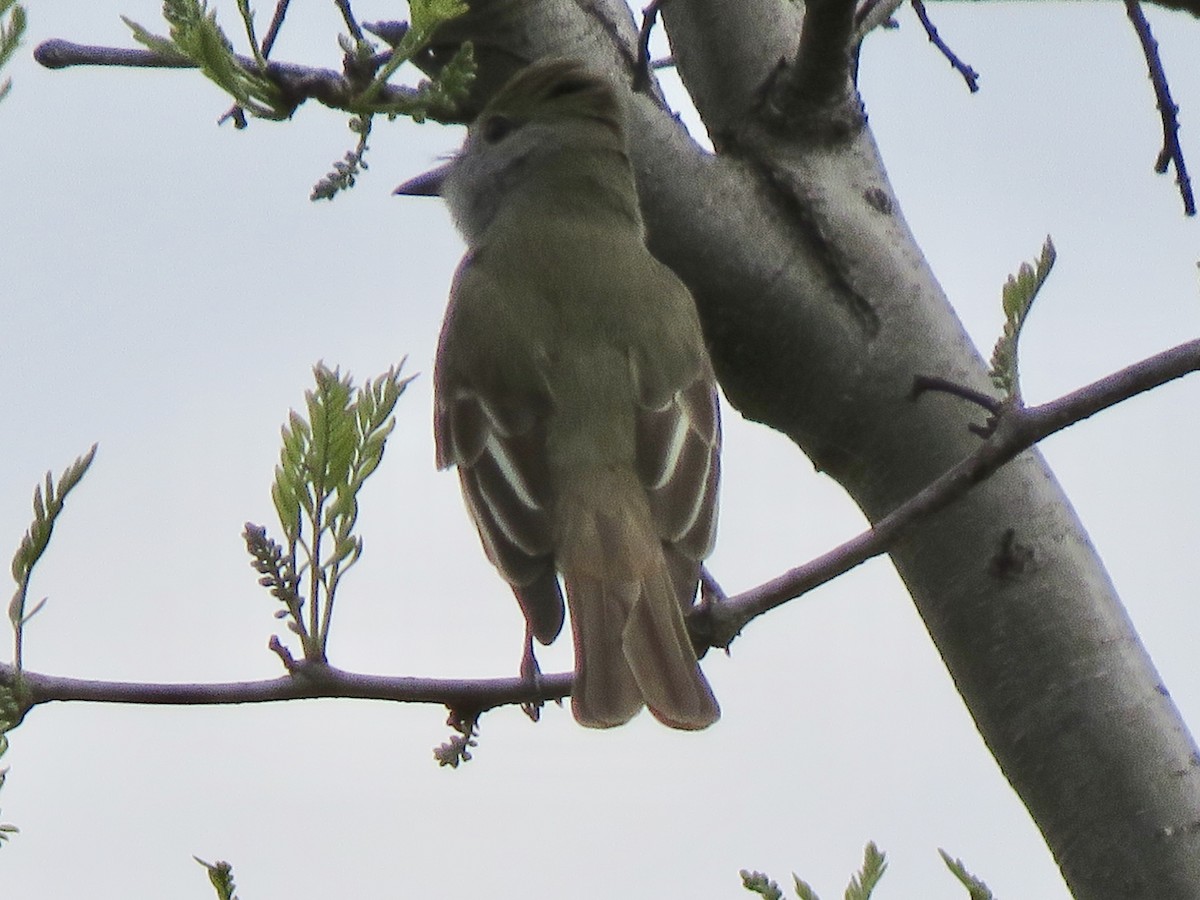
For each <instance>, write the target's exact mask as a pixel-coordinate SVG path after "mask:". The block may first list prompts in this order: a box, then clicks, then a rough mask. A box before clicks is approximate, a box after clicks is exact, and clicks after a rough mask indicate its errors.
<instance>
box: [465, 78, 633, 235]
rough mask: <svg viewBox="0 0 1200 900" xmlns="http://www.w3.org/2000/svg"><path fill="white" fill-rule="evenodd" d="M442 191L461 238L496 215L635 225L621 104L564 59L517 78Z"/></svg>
mask: <svg viewBox="0 0 1200 900" xmlns="http://www.w3.org/2000/svg"><path fill="white" fill-rule="evenodd" d="M447 171H448V174H447V175H446V178H445V182H444V185H443V191H442V193H443V196H445V198H446V200H447V202H448V203H449V204H450V208H451V211H452V212H453V214H454V218H455V221H456V222H457V224H458V226H459V229H460V230H461V231H462V232H463V234H464V235H465V236H466V238H467V241H468V243H470V244H472V245H474V244H477V243H479V242H480V241H481V240H482V239H483V236H484V234H485V233H486V232H487V231H488V229H489V228H490V227H491V226H492V225H493V224H494V223H495V222H496V221H498V219H499V217H500V216H501V213H504V212H505V211H510V212H512V213H513V215H515V216H518V217H524V218H523V219H522V220H523V221H528V218H529V215H530V213H529V212H528V210H529V209H530V208H531V207H532V208H533V209H534V210H535V211H536V212H537V213H538V214H541V215H550V216H553V215H568V214H571V213H573V212H586V213H588V214H601V213H603V212H605V211H609V212H615V213H617V214H618V215H620V216H622V217H624V218H626V219H628V220H629V221H630V222H631V223H632V224H634V225H635V226H636V227H638V228H639V229H640V227H641V216H640V214H639V212H638V209H637V194H636V191H635V189H634V185H633V172H632V169H631V168H630V165H629V158H628V156H627V154H626V148H625V131H624V128H623V126H622V113H621V107H620V104H619V102H618V100H617V96H616V93H615V91H614V90H613V87H612V85H611V84H610V83H609V82H608V81H607V80H606V79H605V78H604V76H602V75H599V74H596V73H594V72H591V71H589V70H588V69H586V68H585V67H584V66H583V65H582V64H581V63H579V62H577V61H575V60H568V59H549V60H542V61H539V62H536V63H533V64H532V65H530V66H528V67H527V68H525V69H522V70H521V71H520V72H518V73H517V74H516V75H514V76H513V77H512V78H511V79H510V80H509V81H508V83H507V84H505V85H504V86H503V87H502V88H501V89H500V90H499V92H497V93H496V95H495V96H494V97H493V98H492V99H491V100H490V101H489V102H488V104H487V105H486V106H485V107H484V108H483V111H482V112H481V113H480V114H479V116H478V117H477V118H476V119H475V121H474V122H473V123H472V125H471V128H470V130H469V132H468V134H467V140H466V142H465V143H464V144H463V147H462V150H461V151H460V152H459V154H458V156H457V157H456V158H455V159H454V160H453V162H452V163H451V164H450V165H449V166H448V167H447Z"/></svg>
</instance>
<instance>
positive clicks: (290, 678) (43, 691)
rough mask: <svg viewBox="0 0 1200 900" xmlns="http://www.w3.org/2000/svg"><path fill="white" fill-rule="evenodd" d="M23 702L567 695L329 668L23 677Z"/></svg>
mask: <svg viewBox="0 0 1200 900" xmlns="http://www.w3.org/2000/svg"><path fill="white" fill-rule="evenodd" d="M16 681H17V673H16V670H15V669H14V668H13V667H12V666H9V665H5V664H4V663H0V685H5V686H10V687H11V686H13V685H14V683H15V682H16ZM19 681H20V688H21V692H22V694H21V696H22V697H24V698H27V700H28V702H29V704H30V705H34V706H36V705H38V704H41V703H50V702H53V701H68V700H74V701H82V702H86V703H131V704H141V705H151V706H206V705H224V704H238V703H275V702H279V701H283V700H311V699H315V698H318V697H341V698H347V699H358V700H391V701H394V702H399V703H436V704H439V705H442V706H448V707H451V708H453V709H470V710H478V711H482V710H487V709H491V708H493V707H496V706H506V705H510V704H521V703H532V702H538V701H547V700H560V699H562V698H563V697H566V696H568V695H569V694H570V692H571V675H570V673H564V674H561V675H543V676H541V677H540V678H539V679H538V680H537V681H530V680H527V679H522V678H481V679H452V678H410V677H389V676H383V675H361V674H358V673H355V672H346V671H343V670H342V669H337V668H334V667H333V666H328V665H312V664H308V665H303V664H302V665H300V666H298V667H297V668H296V670H295V672H294V674H292V675H287V676H284V677H282V678H275V679H272V680H270V681H230V682H224V683H220V682H218V683H213V684H142V683H136V682H125V681H96V680H92V679H84V678H62V677H59V676H56V675H43V674H40V673H37V672H30V671H28V670H23V671H22V672H21V674H20V679H19Z"/></svg>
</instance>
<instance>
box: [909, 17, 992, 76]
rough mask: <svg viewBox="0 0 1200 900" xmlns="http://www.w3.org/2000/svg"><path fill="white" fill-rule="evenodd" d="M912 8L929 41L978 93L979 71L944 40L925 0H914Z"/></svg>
mask: <svg viewBox="0 0 1200 900" xmlns="http://www.w3.org/2000/svg"><path fill="white" fill-rule="evenodd" d="M912 8H913V11H914V12H916V14H917V18H918V19H920V20H921V27H922V28H924V29H925V35H926V37H928V38H929V42H930V43H931V44H933V46H935V47H937V48H938V50H939V51H941V54H942V56H944V57H946V59H947V60H948V61H949V63H950V65H951V67H952V68H953V69H954V71H956V72H958V74H959V75H961V76H962V78H963V81H965V82H966V83H967V87H968V88H969V89H970V91H971V93H972V94H974V93H977V92H978V91H979V73H978V72H976V71H975V70H974V69H973V68H971V66H969V65H968V64H967V63H965V62H963V61H962V60H961V59H960V58H959V56H958V54H956V53H955V52H954V51H953V50H951V49H950V45H949V44H947V43H946V42H945V41H944V40H942V36H941V35H940V34H938V30H937V27H936V26H935V25H934V24H933V21H932V20H931V19H930V18H929V11H928V10H927V9H926V8H925V3H924V0H912Z"/></svg>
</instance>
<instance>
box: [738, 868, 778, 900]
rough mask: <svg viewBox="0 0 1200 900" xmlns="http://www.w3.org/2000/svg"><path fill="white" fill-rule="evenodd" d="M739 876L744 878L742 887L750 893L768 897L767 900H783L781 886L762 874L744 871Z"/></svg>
mask: <svg viewBox="0 0 1200 900" xmlns="http://www.w3.org/2000/svg"><path fill="white" fill-rule="evenodd" d="M738 874H740V875H741V876H742V887H744V888H745V889H746V890H748V891H750V893H752V894H758V895H759V896H760V897H766V898H767V900H781V898H782V897H783V891H781V890H780V889H779V885H777V884H776V883H775V882H774V881H772V880H771V879H770V878H768V877H767V876H766V875H764V874H763V873H762V872H750V871H748V870H746V869H742V871H741V872H739V873H738Z"/></svg>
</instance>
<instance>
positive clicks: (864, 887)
mask: <svg viewBox="0 0 1200 900" xmlns="http://www.w3.org/2000/svg"><path fill="white" fill-rule="evenodd" d="M938 853H939V854H941V857H942V860H943V861H944V862H945V863H946V867H947V868H949V869H950V871H951V872H952V873H953V874H954V877H955V878H957V879H958V880H959V881H960V882H961V883H962V884H963V886H965V887H966V888H967V891H968V896H969V897H970V900H994V898H993V896H992V892H991V891H990V890H988V887H987V885H985V884H984V883H983V882H982V881H980V880H979V879H978V878H976V877H975V876H973V875H972V874H971V873H970V872H968V871H967V869H966V867H965V866H964V865H963V864H962V861H961V860H957V859H951V857H950V855H949V854H948V853H946V851H945V850H940V849H939V850H938ZM886 869H887V860H886V858H885V857H884V855H883V853H882V852H881V851H880V850H879V848H878V847H876V846H875V842H874V841H871V842H869V843H868V844H867V846H866V847H865V848H864V849H863V864H862V867H861V868H860V869H859V870H858V871H857V872H856V873H855V874H853V875H851V876H850V883H849V884H848V885H847V886H846V891H845V893H844V894H843V896H844V898H845V900H870V896H871V894H872V892H873V891H874V890H875V888H876V887H878V885H879V882H880V880H881V879H882V878H883V873H884V871H886ZM741 876H742V887H744V888H745V889H746V890H748V891H750V892H751V893H752V894H758V895H759V896H760V897H765V898H766V900H783V891H782V890H781V889H780V887H779V885H778V884H777V883H776V882H774V881H772V880H771V879H770V878H769V877H768V876H767V875H765V874H764V873H762V872H751V871H749V870H747V869H742V871H741ZM792 880H793V882H794V885H795V889H796V896H797V897H798V898H799V900H820V897H818V896H817V892H816V891H815V890H813V888H812V886H811V885H809V884H808V882H806V881H804V880H803V879H801V878H800V876H798V875H796V874H794V873H793V874H792Z"/></svg>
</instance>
